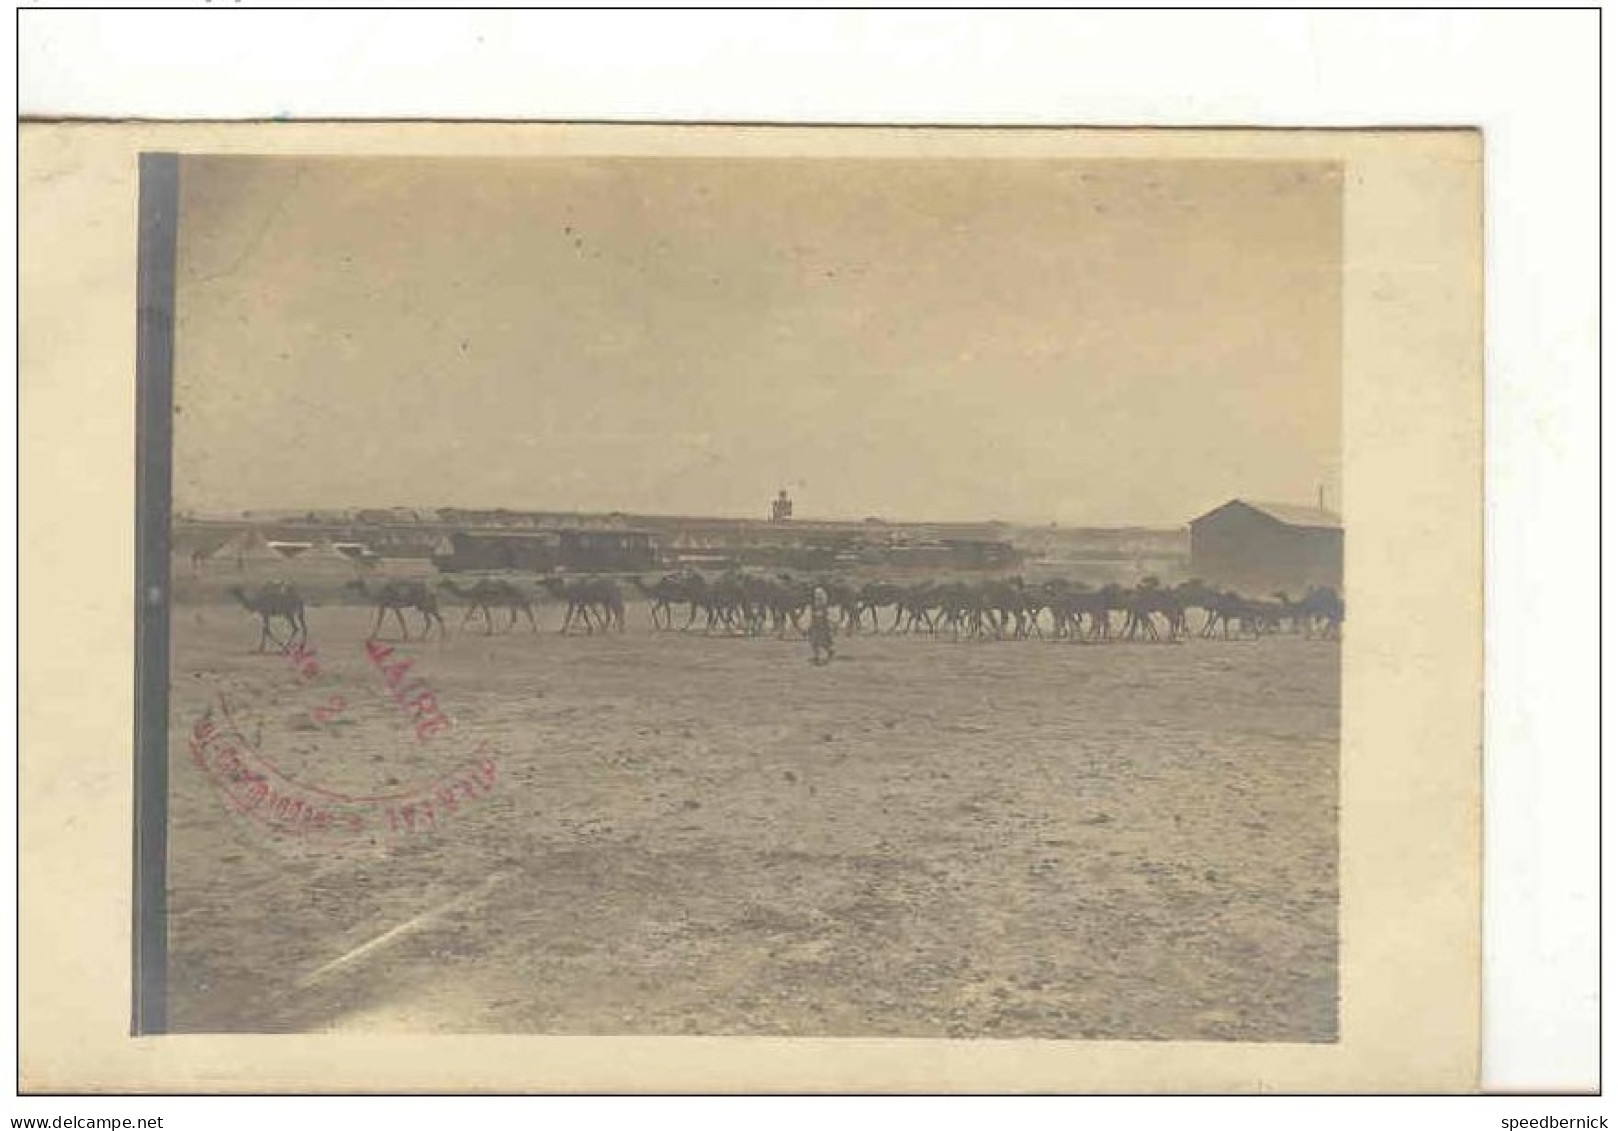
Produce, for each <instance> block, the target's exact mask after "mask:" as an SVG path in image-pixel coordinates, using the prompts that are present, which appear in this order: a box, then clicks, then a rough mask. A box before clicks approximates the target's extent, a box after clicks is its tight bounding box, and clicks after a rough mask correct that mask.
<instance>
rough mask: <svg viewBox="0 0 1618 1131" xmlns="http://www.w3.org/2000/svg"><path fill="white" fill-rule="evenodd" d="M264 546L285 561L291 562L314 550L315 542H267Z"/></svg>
mask: <svg viewBox="0 0 1618 1131" xmlns="http://www.w3.org/2000/svg"><path fill="white" fill-rule="evenodd" d="M264 544H265V545H266V546H268V547H269V548H270V549H271V550H272V551H273V552H274V553H275V554H277V555H278V556H279V557H280V558H281V559H282V560H283V561H291V560H292V559H293V558H297V557H302V556H303V555H304V554H306V553H308V552H309V551H310V550H312V549H314V545H315V544H314V543H313V542H265V543H264Z"/></svg>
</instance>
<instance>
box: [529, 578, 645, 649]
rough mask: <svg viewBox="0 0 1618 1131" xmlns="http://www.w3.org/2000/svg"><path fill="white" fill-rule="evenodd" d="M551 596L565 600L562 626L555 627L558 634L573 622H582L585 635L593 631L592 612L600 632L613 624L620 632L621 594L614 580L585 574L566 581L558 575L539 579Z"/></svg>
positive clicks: (622, 610)
mask: <svg viewBox="0 0 1618 1131" xmlns="http://www.w3.org/2000/svg"><path fill="white" fill-rule="evenodd" d="M539 586H540V588H541V589H544V590H545V591H546V592H547V593H549V594H550V595H551V596H553V597H556V598H558V599H560V600H564V601H566V602H567V612H566V614H564V616H563V617H562V627H561V628H560V629H559V630H558V631H559V632H561V633H562V634H564V635H565V634H566V633H567V632H568V631H570V630H571V629H572V628H573V626H574V624H575V623H581V622H582V623H583V625H584V631H585V632H586V633H587V634H589V635H592V636H593V635H594V634H595V628H596V626H595V625H593V624H591V622H590V614H591V613H592V612H593V613H595V615H596V618H597V620H599V621H600V627H601V630H602V631H603V632H608V631H610V630H612V629H613V628H614V627H616V628H617V629H618V631H619V632H622V631H624V595H623V593H622V592H621V591H620V590H619V588H618V585H617V583H616V582H613V581H611V580H609V579H607V578H599V577H586V578H579V579H577V580H573V581H568V580H564V579H562V578H560V577H547V578H544V579H542V580H541V581H540V582H539Z"/></svg>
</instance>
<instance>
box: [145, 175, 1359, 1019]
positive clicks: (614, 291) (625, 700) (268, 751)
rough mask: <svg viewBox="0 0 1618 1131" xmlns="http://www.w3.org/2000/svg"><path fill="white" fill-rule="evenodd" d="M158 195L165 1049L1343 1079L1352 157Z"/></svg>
mask: <svg viewBox="0 0 1618 1131" xmlns="http://www.w3.org/2000/svg"><path fill="white" fill-rule="evenodd" d="M162 162H167V163H168V164H167V165H164V164H162ZM154 169H155V170H159V171H161V170H165V169H166V170H167V172H166V174H165V176H166V177H167V179H166V180H165V179H164V178H163V177H161V176H154V175H152V174H153V170H154ZM147 174H148V175H147V176H146V178H145V180H144V181H143V185H142V192H143V210H149V207H157V208H159V209H161V208H163V207H168V208H169V209H171V219H172V224H173V239H172V245H171V248H172V250H171V252H170V254H171V255H172V262H171V264H170V269H171V271H172V307H171V310H169V311H168V316H169V317H170V318H171V323H170V325H171V329H172V347H173V350H172V370H171V384H170V386H169V388H168V389H167V390H166V392H167V398H166V399H167V409H168V414H167V417H166V420H167V423H168V426H169V427H171V429H172V468H171V472H170V475H171V481H170V483H169V485H168V492H169V513H168V522H167V523H166V525H165V526H164V528H163V529H161V530H158V531H157V532H156V533H157V535H159V536H160V537H161V538H162V539H163V540H164V543H165V544H164V553H165V554H166V557H167V562H166V569H167V574H168V576H167V580H166V583H167V586H168V591H167V605H166V614H165V615H166V618H167V637H168V639H167V657H166V661H165V663H166V671H165V672H164V678H165V680H166V691H167V706H166V719H165V720H164V723H165V726H166V731H167V735H166V740H165V742H164V745H163V747H162V748H159V749H157V750H146V751H144V753H143V755H142V756H143V757H145V758H148V759H150V758H156V759H159V760H161V761H162V763H163V764H162V765H161V766H160V767H159V769H160V770H161V775H160V778H159V779H155V780H162V781H163V783H164V784H163V789H162V792H161V796H160V797H154V796H152V795H151V793H150V792H148V794H147V795H146V796H145V797H143V798H142V799H141V800H142V804H143V810H142V816H143V818H144V819H157V820H160V821H161V824H162V840H163V842H164V845H165V851H164V852H163V854H162V867H161V869H160V871H159V872H152V871H147V872H145V873H143V876H144V878H145V880H146V881H147V887H146V888H145V890H138V891H137V900H138V901H140V902H142V903H143V905H144V907H145V909H146V913H147V915H148V920H149V921H148V923H147V926H148V928H149V929H150V932H151V934H150V936H149V937H150V938H151V939H152V940H153V942H152V945H151V946H150V947H149V948H148V951H147V954H146V955H145V957H144V961H145V963H146V969H144V970H143V971H141V972H140V979H139V980H140V982H141V984H142V985H144V986H145V987H146V989H147V991H148V992H149V993H152V994H156V995H157V996H158V998H159V999H160V1000H156V1001H148V1002H147V1007H146V1008H147V1012H146V1013H145V1016H146V1018H147V1028H149V1029H153V1030H158V1031H164V1032H174V1033H199V1034H205V1033H326V1032H359V1033H371V1032H396V1033H506V1034H554V1035H644V1036H677V1035H703V1036H786V1037H942V1038H1002V1039H1004V1038H1042V1039H1060V1040H1098V1039H1105V1040H1122V1041H1204V1042H1207V1041H1212V1042H1287V1043H1307V1044H1330V1043H1332V1042H1335V1041H1337V1040H1338V1039H1339V1036H1340V1028H1339V991H1340V979H1339V953H1340V932H1339V910H1340V900H1339V867H1338V860H1339V823H1338V816H1339V780H1340V769H1341V767H1340V748H1341V744H1340V715H1341V706H1342V698H1341V690H1340V688H1341V669H1340V662H1339V656H1340V648H1341V644H1342V641H1343V639H1344V638H1345V637H1346V636H1348V635H1349V634H1352V633H1353V632H1354V620H1353V618H1352V617H1351V616H1349V615H1347V611H1348V607H1349V602H1350V597H1351V594H1350V593H1349V592H1348V590H1347V589H1346V587H1345V584H1344V569H1343V565H1344V557H1343V553H1344V538H1345V531H1344V526H1343V522H1342V520H1341V518H1340V517H1339V516H1340V514H1341V512H1342V497H1343V492H1344V487H1345V484H1344V473H1343V451H1342V431H1343V417H1342V397H1343V387H1342V366H1343V344H1342V318H1343V315H1342V309H1343V295H1342V287H1343V268H1344V263H1343V204H1342V201H1343V191H1344V188H1343V167H1342V165H1341V164H1340V163H1338V162H1335V161H1329V160H1288V159H1281V158H1273V159H1253V158H1241V159H1218V158H1198V159H1177V158H1128V157H1123V158H1114V157H1098V158H1082V157H1078V158H1070V157H1050V158H1005V157H994V156H985V157H972V156H961V157H951V158H948V159H937V158H907V157H886V158H880V159H877V158H859V157H844V158H837V157H771V156H765V157H723V158H705V157H678V156H653V157H644V156H632V157H630V156H626V157H601V156H557V157H545V158H526V157H511V158H470V157H439V158H415V157H412V158H389V157H342V156H318V157H300V156H253V155H210V154H195V153H187V154H184V155H182V156H178V157H174V156H168V157H164V158H158V159H156V161H155V162H154V163H153V164H151V165H149V166H148V168H147ZM165 193H167V194H168V197H167V204H166V205H165V203H164V202H165ZM142 256H143V263H142V270H143V272H147V273H148V274H149V270H150V268H151V266H152V264H151V262H150V257H149V256H148V254H147V248H146V247H145V246H143V251H142ZM146 277H147V275H144V274H143V278H146ZM144 312H145V307H143V316H144ZM142 379H143V380H145V381H148V382H150V381H151V375H150V373H144V374H143V378H142ZM163 399H164V398H163V397H161V396H160V397H159V402H160V403H161V401H162V400H163ZM152 535H153V531H152V529H151V527H150V523H149V525H148V529H147V530H146V532H145V536H146V537H151V536H152ZM148 655H149V653H148ZM146 768H147V769H151V767H150V766H148V767H146ZM146 780H154V779H150V778H148V779H146ZM154 812H155V813H157V817H156V818H153V817H152V816H151V815H152V813H154ZM159 874H160V875H161V884H160V886H156V887H154V885H153V877H154V876H157V875H159ZM154 909H155V910H154ZM153 916H155V917H156V922H155V925H154V923H153V922H151V921H150V920H151V919H152V917H153Z"/></svg>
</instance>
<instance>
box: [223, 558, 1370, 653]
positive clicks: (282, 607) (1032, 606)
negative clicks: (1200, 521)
mask: <svg viewBox="0 0 1618 1131" xmlns="http://www.w3.org/2000/svg"><path fill="white" fill-rule="evenodd" d="M628 585H629V587H630V588H631V589H633V590H635V591H638V592H639V593H640V595H641V596H642V598H643V599H644V600H645V603H646V606H647V609H648V611H649V614H650V620H651V628H652V630H653V631H654V632H675V633H697V634H701V635H704V636H729V637H754V638H756V637H765V636H773V637H776V638H785V637H788V636H793V637H800V638H801V637H804V636H806V635H807V633H808V619H809V611H810V607H811V605H812V603H813V600H814V594H815V591H816V589H819V590H821V591H823V592H824V594H825V596H826V599H827V600H828V602H829V605H830V616H831V622H832V625H833V628H834V630H835V631H837V632H840V633H842V634H843V635H845V636H853V635H858V634H861V633H865V634H882V635H890V636H926V637H933V638H944V639H948V640H950V641H954V642H960V641H988V640H996V641H998V640H1047V641H1067V642H1069V643H1108V642H1118V641H1137V642H1158V643H1173V642H1178V641H1181V640H1184V639H1187V638H1189V637H1192V636H1196V637H1200V638H1203V639H1218V640H1242V639H1247V640H1252V639H1257V638H1260V637H1264V636H1269V635H1274V634H1278V633H1292V634H1297V635H1301V636H1303V637H1306V638H1318V639H1323V640H1335V639H1337V638H1338V636H1339V634H1340V632H1341V629H1342V623H1343V616H1344V607H1343V599H1342V598H1341V597H1340V596H1339V595H1338V594H1337V592H1336V591H1335V590H1333V589H1331V588H1328V587H1317V588H1313V589H1310V590H1309V591H1308V592H1307V593H1305V594H1304V596H1303V597H1302V598H1301V599H1298V600H1293V599H1292V598H1291V597H1289V596H1288V595H1287V594H1285V593H1275V594H1272V595H1271V596H1270V597H1268V598H1263V599H1259V598H1253V597H1248V596H1244V595H1242V594H1240V593H1237V592H1234V591H1232V590H1221V589H1217V588H1215V587H1213V586H1210V585H1207V584H1204V583H1203V582H1201V581H1198V580H1191V581H1186V582H1183V583H1181V584H1178V585H1172V586H1168V585H1163V584H1162V583H1160V582H1159V581H1157V579H1155V578H1151V577H1148V578H1145V579H1143V580H1142V581H1140V582H1139V583H1137V584H1136V585H1134V586H1133V587H1126V586H1122V585H1118V584H1109V585H1104V586H1101V587H1099V588H1095V587H1091V586H1089V585H1086V584H1083V583H1081V582H1072V581H1066V580H1062V579H1055V580H1049V581H1042V582H1034V583H1030V582H1025V581H1024V580H1023V579H1022V578H1020V577H1011V578H992V579H983V580H972V581H965V580H926V581H912V582H903V583H901V582H894V581H869V582H865V583H863V584H855V583H852V582H849V581H846V580H843V579H840V578H836V577H824V576H816V577H794V576H793V575H791V574H787V573H776V574H762V573H755V572H749V571H745V570H741V569H731V570H727V571H725V572H724V573H721V574H719V575H717V576H714V577H708V576H705V575H704V574H702V573H699V572H697V571H696V570H693V569H686V570H681V571H678V572H674V573H667V574H664V575H663V576H662V577H660V578H658V579H657V580H656V581H646V580H643V579H641V578H631V579H630V580H629V582H628ZM344 589H345V590H346V591H349V592H351V593H353V594H354V595H355V596H356V597H358V598H360V599H362V600H365V601H369V602H370V603H371V604H372V605H373V607H374V608H375V612H376V616H375V619H374V620H373V621H372V624H371V633H370V636H371V638H373V639H374V638H375V637H376V636H377V635H378V634H379V633H380V632H381V631H383V629H384V627H385V626H387V625H389V624H391V625H392V626H394V627H396V628H397V630H398V632H399V634H400V635H401V636H402V637H403V638H404V639H406V640H409V639H411V623H412V621H413V620H415V619H417V618H419V620H420V624H419V626H418V638H419V639H423V640H426V639H431V638H432V637H433V636H434V634H435V632H436V635H437V636H438V638H440V639H442V638H444V637H445V636H447V634H448V629H447V627H446V625H445V621H444V617H443V615H442V611H441V606H440V594H443V595H445V596H447V597H449V598H452V599H454V600H455V601H457V602H459V603H460V604H461V605H462V606H463V607H464V610H465V611H464V614H463V615H462V617H461V620H460V626H459V627H460V629H461V630H463V631H465V630H467V629H481V631H482V632H483V634H485V635H492V634H493V633H495V632H496V631H502V632H510V631H513V630H516V629H519V628H521V627H522V626H523V625H526V626H527V628H528V629H529V630H530V631H531V632H534V633H538V632H539V631H540V625H539V618H538V617H537V615H536V613H535V610H534V605H535V603H536V602H540V601H543V600H545V599H546V598H549V599H551V600H552V601H554V602H556V603H557V604H559V605H561V606H563V608H564V612H563V617H562V623H561V627H560V628H559V629H558V630H557V631H558V632H559V633H560V634H562V635H591V636H593V635H595V634H597V633H614V632H616V633H622V632H624V631H625V619H626V618H625V606H626V602H625V595H624V592H625V591H624V588H623V587H621V586H620V583H619V582H618V581H615V580H613V579H611V578H605V577H577V578H560V577H547V578H542V579H539V580H537V581H535V582H534V583H533V587H532V588H531V589H530V588H525V587H524V586H522V585H521V584H519V583H517V582H514V581H511V580H506V579H499V578H482V579H479V580H477V581H475V582H473V583H471V584H469V585H462V584H460V583H459V582H456V581H454V580H452V579H446V580H441V581H439V582H437V583H436V584H429V583H428V582H426V581H419V580H412V581H402V580H397V581H382V582H376V581H371V580H368V579H365V578H357V579H355V580H352V581H350V582H348V583H347V584H346V585H345V586H344ZM231 592H232V594H233V595H234V596H235V598H236V600H237V602H238V603H239V604H241V605H242V606H243V607H244V608H245V609H247V610H248V611H249V612H252V613H254V614H255V615H257V616H258V617H259V618H260V621H261V624H260V628H261V632H260V638H259V650H260V651H262V650H263V649H264V647H265V644H266V643H267V642H269V641H275V642H277V643H282V642H281V641H280V639H279V637H278V636H277V635H276V634H275V633H274V631H273V630H272V621H285V622H286V623H287V624H288V625H289V626H290V627H291V629H292V633H291V635H290V636H289V637H288V639H287V640H286V641H285V642H284V644H283V646H290V645H291V644H292V643H293V642H294V641H296V640H298V639H300V638H301V639H304V640H307V638H308V625H307V622H306V620H305V602H304V600H303V598H302V596H301V595H300V594H299V593H298V591H297V589H296V588H295V587H294V586H292V585H290V584H289V583H287V582H284V581H278V582H272V583H270V584H268V585H265V586H261V587H260V588H259V589H258V590H257V591H248V590H245V589H242V588H240V587H234V588H233V589H232V590H231ZM1193 613H1199V614H1200V620H1194V618H1193V615H1192V614H1193ZM407 614H413V615H412V616H407ZM390 618H391V620H390Z"/></svg>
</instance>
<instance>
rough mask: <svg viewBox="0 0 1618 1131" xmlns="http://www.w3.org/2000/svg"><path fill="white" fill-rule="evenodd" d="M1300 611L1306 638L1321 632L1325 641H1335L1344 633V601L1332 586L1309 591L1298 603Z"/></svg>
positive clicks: (1322, 586) (1323, 586) (1317, 587)
mask: <svg viewBox="0 0 1618 1131" xmlns="http://www.w3.org/2000/svg"><path fill="white" fill-rule="evenodd" d="M1298 611H1299V613H1300V614H1301V617H1302V620H1303V625H1304V629H1303V631H1304V634H1305V635H1306V636H1313V635H1314V634H1315V633H1316V632H1319V633H1320V634H1321V636H1322V637H1324V638H1325V639H1328V640H1335V639H1337V638H1338V636H1339V635H1340V634H1341V633H1342V628H1343V599H1342V597H1340V596H1338V594H1337V590H1335V589H1333V588H1331V586H1329V585H1321V586H1316V587H1315V588H1313V589H1311V590H1309V592H1308V593H1306V594H1305V595H1304V598H1303V600H1302V601H1299V602H1298Z"/></svg>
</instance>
